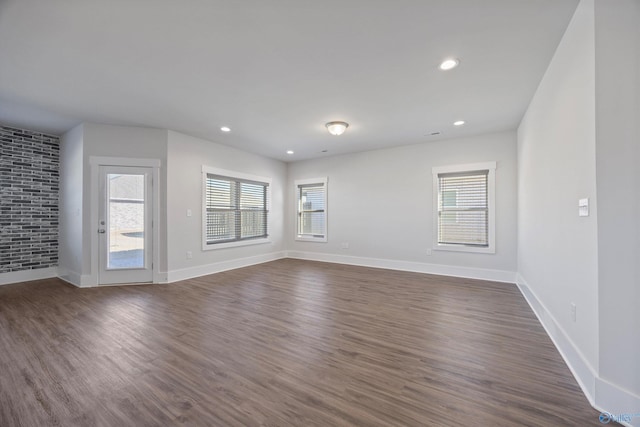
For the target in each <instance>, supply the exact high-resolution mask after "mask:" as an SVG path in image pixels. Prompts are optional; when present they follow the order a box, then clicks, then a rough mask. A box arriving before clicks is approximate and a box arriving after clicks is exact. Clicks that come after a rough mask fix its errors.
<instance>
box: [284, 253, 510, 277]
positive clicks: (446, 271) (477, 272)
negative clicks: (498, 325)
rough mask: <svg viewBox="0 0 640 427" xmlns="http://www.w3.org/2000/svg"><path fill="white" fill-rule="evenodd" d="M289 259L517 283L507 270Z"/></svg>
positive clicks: (307, 256) (326, 257)
mask: <svg viewBox="0 0 640 427" xmlns="http://www.w3.org/2000/svg"><path fill="white" fill-rule="evenodd" d="M287 258H295V259H304V260H309V261H321V262H333V263H336V264H348V265H358V266H361V267H374V268H385V269H389V270H400V271H411V272H415V273H427V274H437V275H440V276H453V277H464V278H467V279H479V280H491V281H494V282H505V283H515V281H516V273H515V272H513V271H505V270H490V269H485V268H472V267H460V266H455V265H441V264H427V263H422V262H413V261H400V260H393V259H378V258H365V257H354V256H345V255H335V254H326V253H316V252H301V251H289V252H287Z"/></svg>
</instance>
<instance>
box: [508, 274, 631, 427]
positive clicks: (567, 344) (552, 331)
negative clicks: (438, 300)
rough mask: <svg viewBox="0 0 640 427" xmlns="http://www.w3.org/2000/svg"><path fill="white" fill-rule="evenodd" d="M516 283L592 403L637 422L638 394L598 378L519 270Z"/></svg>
mask: <svg viewBox="0 0 640 427" xmlns="http://www.w3.org/2000/svg"><path fill="white" fill-rule="evenodd" d="M516 284H517V286H518V289H520V292H521V293H522V295H523V296H524V298H525V299H526V300H527V303H529V306H530V307H531V309H532V310H533V312H534V313H535V315H536V317H537V318H538V320H539V321H540V323H541V324H542V327H543V328H544V330H545V331H546V332H547V335H548V336H549V338H551V341H552V342H553V344H554V345H555V346H556V348H557V349H558V352H559V353H560V355H561V356H562V358H563V359H564V362H565V363H566V364H567V366H568V367H569V370H570V371H571V373H572V374H573V376H574V378H575V379H576V381H577V382H578V385H579V386H580V388H581V389H582V392H583V393H584V395H585V396H586V397H587V400H589V403H590V404H591V406H593V407H594V408H595V409H597V410H598V411H600V412H605V411H606V412H607V413H609V414H611V415H613V417H618V418H615V420H616V421H618V420H619V421H618V422H619V423H620V424H622V425H625V426H629V427H638V426H640V397H638V396H635V395H634V394H633V393H631V392H629V391H627V390H624V389H622V388H620V387H618V386H616V385H614V384H611V383H609V382H608V381H606V380H603V379H602V378H600V377H599V376H598V374H597V372H596V370H595V369H594V368H593V367H592V366H591V364H590V363H589V362H588V361H587V359H586V358H585V357H584V355H583V354H582V352H581V351H580V350H579V349H578V347H576V345H575V344H574V343H573V341H572V340H571V338H569V336H568V335H567V333H566V332H565V331H564V329H563V328H562V327H561V326H560V324H559V323H558V322H557V321H556V319H555V318H554V316H553V315H552V314H551V312H550V311H549V310H547V308H546V307H545V305H544V304H543V303H542V301H540V299H538V297H537V296H536V294H535V293H534V292H533V291H532V290H531V288H530V287H529V285H528V283H527V282H526V280H525V279H524V278H523V277H522V276H521V275H520V274H518V275H517V279H516ZM630 411H635V412H630ZM627 414H638V416H637V417H633V418H631V420H630V422H627V421H625V419H624V415H627Z"/></svg>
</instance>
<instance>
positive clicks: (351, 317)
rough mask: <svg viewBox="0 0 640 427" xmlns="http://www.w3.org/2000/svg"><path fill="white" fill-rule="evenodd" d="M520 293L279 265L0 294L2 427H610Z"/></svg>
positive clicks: (472, 283) (20, 287)
mask: <svg viewBox="0 0 640 427" xmlns="http://www.w3.org/2000/svg"><path fill="white" fill-rule="evenodd" d="M598 415H599V414H598V412H597V411H595V410H593V409H592V408H591V407H590V406H589V404H588V402H587V400H586V398H585V397H584V395H583V394H582V393H581V391H580V389H579V387H578V385H577V384H576V382H575V380H574V379H573V377H572V376H571V374H570V372H569V370H568V368H567V367H566V365H565V364H564V363H563V361H562V359H561V357H560V355H559V354H558V352H557V351H556V350H555V348H554V346H553V344H552V343H551V341H550V340H549V338H548V337H547V335H546V334H545V332H544V330H543V329H542V327H541V326H540V324H539V323H538V321H537V320H536V318H535V316H534V314H533V313H532V312H531V310H530V309H529V307H528V305H527V303H526V302H525V300H524V299H523V298H522V296H521V295H520V293H519V292H518V290H517V288H516V287H515V286H514V285H508V284H500V283H493V282H484V281H476V280H465V279H455V278H447V277H441V276H431V275H424V274H417V273H406V272H397V271H389V270H380V269H371V268H363V267H353V266H343V265H336V264H325V263H315V262H309V261H300V260H290V259H287V260H280V261H274V262H271V263H267V264H262V265H258V266H253V267H248V268H243V269H238V270H234V271H229V272H225V273H220V274H216V275H211V276H206V277H201V278H197V279H192V280H186V281H183V282H179V283H173V284H170V285H145V286H123V287H103V288H91V289H77V288H74V287H72V286H70V285H67V284H65V283H64V282H62V281H60V280H57V279H49V280H41V281H36V282H30V283H24V284H15V285H7V286H2V287H0V426H2V427H13V426H38V427H40V426H54V425H55V426H83V427H85V426H118V427H124V426H137V427H139V426H174V425H175V426H182V425H185V426H186V425H189V426H519V425H522V426H588V425H593V426H596V425H601V424H600V423H599V421H598Z"/></svg>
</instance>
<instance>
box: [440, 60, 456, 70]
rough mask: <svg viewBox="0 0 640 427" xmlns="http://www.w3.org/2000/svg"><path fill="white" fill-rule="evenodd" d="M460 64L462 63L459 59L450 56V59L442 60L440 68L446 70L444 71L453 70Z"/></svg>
mask: <svg viewBox="0 0 640 427" xmlns="http://www.w3.org/2000/svg"><path fill="white" fill-rule="evenodd" d="M459 64H460V60H458V59H456V58H448V59H445V60H444V61H442V63H441V64H440V67H439V68H440V69H441V70H444V71H447V70H453V69H454V68H456V67H457V66H458V65H459Z"/></svg>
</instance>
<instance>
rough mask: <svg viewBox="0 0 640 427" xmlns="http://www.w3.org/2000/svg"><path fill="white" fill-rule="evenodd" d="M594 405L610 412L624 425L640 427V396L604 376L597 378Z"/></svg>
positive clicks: (615, 419) (600, 409)
mask: <svg viewBox="0 0 640 427" xmlns="http://www.w3.org/2000/svg"><path fill="white" fill-rule="evenodd" d="M594 407H595V408H596V409H598V410H599V411H601V412H602V411H606V412H608V413H609V414H611V415H612V416H613V417H612V418H613V420H614V421H617V422H618V423H620V424H622V425H625V426H628V427H640V396H636V395H634V394H633V393H631V392H630V391H628V390H624V389H623V388H620V387H618V386H616V385H615V384H612V383H610V382H609V381H607V380H604V379H602V378H596V405H595V406H594ZM603 408H604V409H603Z"/></svg>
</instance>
